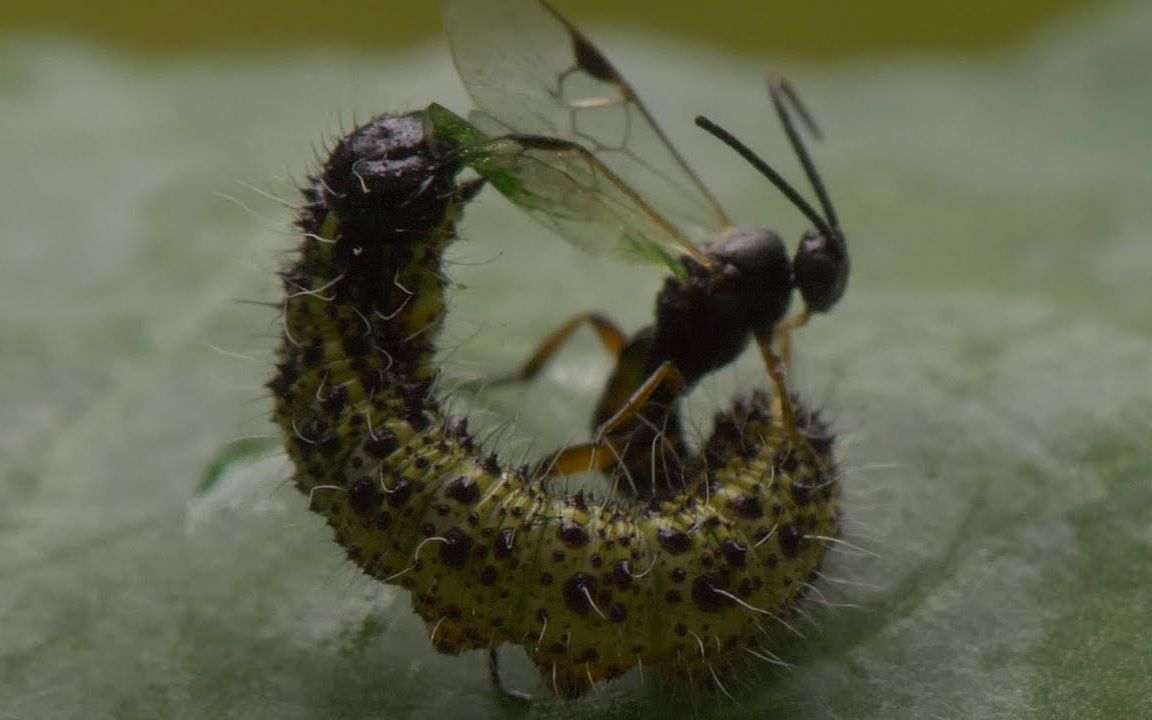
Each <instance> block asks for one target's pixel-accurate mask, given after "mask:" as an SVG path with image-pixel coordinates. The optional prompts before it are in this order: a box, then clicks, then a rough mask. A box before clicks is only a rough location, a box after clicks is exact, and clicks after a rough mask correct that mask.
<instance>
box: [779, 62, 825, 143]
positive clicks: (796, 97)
mask: <svg viewBox="0 0 1152 720" xmlns="http://www.w3.org/2000/svg"><path fill="white" fill-rule="evenodd" d="M773 88H775V89H777V90H779V91H780V93H781V94H782V95H783V96H784V97H785V98H786V99H787V100H788V102H789V103H791V105H792V110H793V111H795V113H796V114H797V115H799V116H800V122H802V123H803V124H804V128H805V129H806V130H807V131H808V134H809V135H811V136H812V137H814V138H815V139H817V140H823V139H824V131H822V130H821V129H820V125H818V124H817V123H816V116H815V115H813V114H812V113H811V112H809V110H808V107H807V106H806V105H805V104H804V101H803V100H801V99H800V93H798V92H796V88H795V87H793V85H792V83H790V82H788V78H786V77H784V76H783V75H777V74H776V73H768V89H769V91H771V90H772V89H773Z"/></svg>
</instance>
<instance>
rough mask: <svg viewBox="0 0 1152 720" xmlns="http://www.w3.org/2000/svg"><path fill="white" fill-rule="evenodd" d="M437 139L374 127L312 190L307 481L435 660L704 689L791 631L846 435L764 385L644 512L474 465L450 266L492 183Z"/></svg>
mask: <svg viewBox="0 0 1152 720" xmlns="http://www.w3.org/2000/svg"><path fill="white" fill-rule="evenodd" d="M444 142H445V141H444V140H443V139H442V138H441V137H440V136H439V135H438V134H437V133H436V132H435V131H434V130H433V129H432V125H431V124H430V123H429V122H428V117H427V114H426V112H417V113H411V114H406V115H382V116H379V117H377V118H376V119H374V120H372V121H371V122H369V123H368V124H366V125H364V126H362V127H360V128H358V129H357V130H355V131H354V132H353V133H352V134H351V135H349V136H348V137H346V138H344V139H343V140H341V141H340V142H339V144H338V145H337V146H336V148H335V149H334V151H333V152H332V154H331V156H330V157H329V159H328V160H327V162H326V164H325V166H324V168H323V170H322V172H321V173H320V174H319V175H318V176H316V177H315V178H313V179H312V181H311V182H310V184H309V185H308V186H307V187H306V188H305V190H304V194H305V197H306V200H307V206H306V208H305V210H304V211H303V213H302V216H301V217H300V218H299V220H298V224H299V227H300V229H301V230H302V234H303V241H302V244H301V246H300V250H299V252H298V255H297V256H296V258H295V260H294V262H293V263H292V264H291V266H290V267H288V268H286V269H285V270H284V272H283V273H282V277H283V284H284V291H285V297H284V333H283V342H282V344H281V346H280V349H279V357H278V363H277V370H276V375H275V377H274V379H273V380H272V381H271V382H270V383H269V387H270V388H271V390H272V393H273V395H274V398H275V410H274V417H275V420H276V422H277V423H278V424H279V426H280V427H281V429H282V431H283V434H284V437H285V439H286V444H287V449H288V454H289V455H290V457H291V459H292V461H293V462H294V464H295V467H296V474H295V482H296V485H297V487H298V488H299V489H300V491H301V492H303V493H304V494H306V495H307V496H308V497H309V499H310V505H311V509H312V510H313V511H315V512H317V513H319V514H320V515H322V516H323V517H324V518H325V519H326V520H327V522H328V524H329V525H331V527H332V528H333V530H334V533H335V537H336V540H337V542H339V543H340V544H341V545H342V546H343V547H344V548H345V550H346V552H347V555H348V557H349V558H350V559H351V560H352V561H353V562H355V563H356V564H357V565H359V566H360V567H361V568H362V569H363V570H364V572H365V573H367V574H368V575H370V576H372V577H374V578H376V579H378V580H381V581H383V582H386V583H391V584H396V585H400V586H402V587H404V588H406V589H408V590H409V591H410V592H411V597H412V603H413V607H414V609H415V611H416V612H417V613H418V614H419V615H420V616H421V617H422V618H423V619H424V621H425V622H426V623H427V628H428V632H429V635H430V637H431V640H432V643H433V645H434V646H435V647H436V649H437V650H439V651H441V652H445V653H458V652H460V651H463V650H469V649H475V648H494V647H497V646H499V645H501V644H503V643H511V644H515V645H522V646H523V647H524V648H525V649H526V651H527V652H528V654H529V656H530V657H531V659H532V661H533V662H534V663H535V664H536V665H537V666H538V667H539V669H540V672H541V674H542V676H543V678H544V682H545V684H546V685H547V686H548V687H549V688H551V689H552V690H553V691H554V692H555V693H556V694H558V695H560V696H562V697H565V698H572V697H577V696H579V695H581V694H582V693H584V692H585V691H586V690H588V689H589V688H590V687H591V686H592V685H593V684H594V683H597V682H600V681H603V680H607V679H610V678H614V677H617V676H619V675H621V674H623V673H624V672H626V671H627V670H628V669H630V668H632V667H634V666H636V665H640V664H642V665H644V666H648V667H657V668H659V669H660V670H661V671H662V672H664V673H667V674H671V675H679V676H687V677H689V678H694V679H696V680H697V681H704V682H710V681H711V680H710V679H713V678H715V677H716V673H719V672H722V671H723V670H724V669H725V668H726V667H728V666H729V665H731V664H732V663H733V662H734V661H735V660H736V659H737V658H742V657H743V655H744V654H745V652H751V653H753V654H755V653H756V652H757V651H756V649H755V648H756V647H757V646H758V645H759V644H760V643H761V642H762V641H763V637H764V631H765V630H766V629H767V628H770V627H772V626H773V625H775V624H777V623H783V624H786V622H787V620H786V618H787V616H788V615H789V611H790V608H791V607H792V606H793V605H794V603H796V602H797V601H798V600H799V598H800V597H801V596H802V595H803V594H804V590H805V588H806V587H808V585H809V583H810V582H811V581H812V579H813V575H814V574H815V573H816V571H817V569H818V567H819V566H820V563H821V560H822V558H823V556H824V554H825V551H826V548H827V544H828V541H829V539H830V538H832V537H833V536H835V535H836V534H837V533H838V510H837V498H838V484H837V471H836V468H835V464H834V461H833V459H832V455H831V445H832V436H831V435H830V434H829V432H828V430H827V428H826V426H825V425H824V424H823V423H822V422H820V420H819V419H818V418H817V417H816V416H815V414H814V413H812V412H810V411H807V410H805V409H804V408H803V406H800V405H799V404H798V403H797V402H796V401H795V400H793V407H794V408H795V415H796V418H795V430H796V431H798V433H799V436H800V437H802V438H803V439H804V442H803V443H802V444H801V446H799V447H798V446H797V444H796V443H795V441H794V438H795V437H797V435H795V434H792V433H791V429H790V428H786V427H785V425H784V423H782V421H781V419H780V414H779V400H778V399H773V398H770V397H769V396H768V395H766V394H764V393H760V392H754V393H752V394H751V395H750V396H748V397H747V398H744V399H742V400H738V401H736V402H735V403H734V404H733V405H732V407H731V408H729V409H728V410H726V411H724V412H722V413H720V414H719V415H718V416H717V419H716V421H715V428H714V430H713V432H712V434H711V436H710V437H709V438H708V439H707V441H706V442H705V443H704V445H703V447H702V448H701V450H700V452H699V453H697V454H692V453H689V452H688V451H686V450H685V451H684V456H683V462H682V466H681V468H680V469H679V470H678V473H679V474H680V476H679V477H677V478H676V485H677V486H679V487H683V488H684V489H683V490H682V491H680V492H679V493H678V494H674V495H671V494H670V495H669V496H668V497H653V498H648V499H647V500H648V502H644V499H639V500H635V501H632V500H627V501H626V500H618V501H615V502H596V501H593V500H591V499H589V498H587V497H584V496H582V495H574V496H564V495H559V494H556V493H554V492H552V491H550V489H549V488H548V487H547V484H546V483H545V482H544V481H543V480H541V479H540V478H539V477H537V476H535V475H533V474H532V473H531V472H529V471H528V470H527V469H523V468H521V469H515V468H509V467H507V466H505V465H504V464H503V463H502V462H501V461H500V460H499V458H498V457H497V456H496V455H494V454H488V453H486V452H484V451H482V450H481V448H479V447H478V446H477V443H476V442H475V441H474V440H473V438H472V436H471V435H470V434H469V432H468V430H467V424H466V422H465V421H464V420H460V419H457V418H453V417H450V416H448V415H447V414H446V412H445V411H444V410H443V408H442V407H441V404H440V402H439V401H438V399H437V397H436V394H435V384H436V378H437V375H438V368H437V366H436V365H435V364H434V362H433V353H434V347H435V346H434V342H435V340H436V336H437V333H438V331H439V329H440V326H441V323H442V320H443V317H444V313H445V297H444V289H445V281H444V278H443V275H442V274H441V267H440V266H441V257H442V253H443V251H444V249H445V247H446V246H447V245H448V244H449V243H450V242H452V241H453V240H454V239H455V237H456V232H455V226H456V223H457V221H458V220H459V218H460V215H461V211H462V208H463V207H464V205H465V204H466V202H467V201H468V199H469V198H470V196H471V194H472V193H473V192H474V191H475V190H476V189H478V187H477V186H476V185H472V184H468V183H457V181H456V179H455V178H456V175H457V173H458V171H459V170H461V165H460V163H458V162H455V161H452V160H451V158H452V157H457V156H458V155H454V153H453V152H452V150H453V148H450V147H448V148H446V147H444ZM672 282H677V281H675V280H674V281H672Z"/></svg>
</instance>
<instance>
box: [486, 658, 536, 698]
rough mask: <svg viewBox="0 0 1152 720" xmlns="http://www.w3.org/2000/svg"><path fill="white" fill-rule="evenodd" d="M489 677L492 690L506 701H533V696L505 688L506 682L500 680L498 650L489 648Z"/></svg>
mask: <svg viewBox="0 0 1152 720" xmlns="http://www.w3.org/2000/svg"><path fill="white" fill-rule="evenodd" d="M488 677H490V678H491V679H492V689H493V690H495V691H496V692H498V693H500V695H502V696H503V697H504V698H505V699H507V700H515V701H516V702H526V701H528V700H531V699H532V696H531V695H529V694H528V693H526V692H521V691H520V690H511V689H509V688H506V687H504V681H502V680H501V679H500V656H498V655H497V654H496V648H488Z"/></svg>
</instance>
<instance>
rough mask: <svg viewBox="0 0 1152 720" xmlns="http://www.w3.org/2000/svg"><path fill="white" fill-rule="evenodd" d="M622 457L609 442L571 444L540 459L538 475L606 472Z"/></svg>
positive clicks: (551, 475) (559, 475) (547, 476)
mask: <svg viewBox="0 0 1152 720" xmlns="http://www.w3.org/2000/svg"><path fill="white" fill-rule="evenodd" d="M619 459H620V455H619V454H618V453H617V452H616V451H614V450H613V449H612V448H611V447H610V446H609V444H608V443H607V442H602V443H594V442H590V443H581V444H579V445H569V446H568V447H566V448H564V449H563V450H558V451H556V452H555V453H552V454H551V455H549V456H548V457H546V458H544V459H543V460H541V461H540V463H539V464H538V465H537V466H536V467H537V473H536V476H537V477H540V478H550V477H563V476H565V475H579V474H581V473H586V472H606V471H607V470H609V469H610V468H611V467H612V466H613V465H615V464H616V463H617V462H618V461H619Z"/></svg>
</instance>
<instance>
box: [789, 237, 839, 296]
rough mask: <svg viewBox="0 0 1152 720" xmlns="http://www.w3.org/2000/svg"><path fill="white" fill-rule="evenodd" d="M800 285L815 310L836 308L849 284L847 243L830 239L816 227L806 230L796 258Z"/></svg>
mask: <svg viewBox="0 0 1152 720" xmlns="http://www.w3.org/2000/svg"><path fill="white" fill-rule="evenodd" d="M792 269H793V272H795V273H796V287H797V288H798V289H799V290H800V295H801V297H803V298H804V304H805V305H806V306H807V307H808V309H809V310H811V311H812V312H817V313H823V312H828V311H829V310H831V309H832V306H833V305H835V304H836V303H837V301H839V300H840V296H841V295H843V294H844V290H845V288H847V287H848V269H849V263H848V254H847V253H845V252H844V246H843V243H837V242H835V241H832V240H829V239H828V238H827V237H825V236H824V235H822V234H821V233H818V232H816V231H815V230H806V231H805V232H804V235H803V237H801V238H800V246H799V247H798V248H796V256H795V257H794V258H793V260H792Z"/></svg>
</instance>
